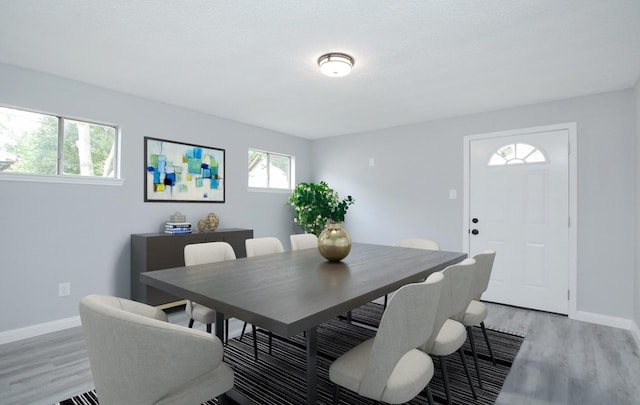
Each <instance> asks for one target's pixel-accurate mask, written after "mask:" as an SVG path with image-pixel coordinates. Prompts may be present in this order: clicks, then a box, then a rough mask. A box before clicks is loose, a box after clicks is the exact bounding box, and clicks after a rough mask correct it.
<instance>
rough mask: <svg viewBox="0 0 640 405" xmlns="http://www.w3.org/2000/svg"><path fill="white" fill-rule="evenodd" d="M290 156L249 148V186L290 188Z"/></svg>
mask: <svg viewBox="0 0 640 405" xmlns="http://www.w3.org/2000/svg"><path fill="white" fill-rule="evenodd" d="M293 163H294V158H293V157H292V156H287V155H282V154H279V153H270V152H264V151H260V150H255V149H249V187H255V188H273V189H283V190H291V189H292V188H293V186H292V185H293V183H294V179H293V174H292V173H293V170H292V169H293Z"/></svg>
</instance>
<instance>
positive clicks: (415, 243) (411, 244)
mask: <svg viewBox="0 0 640 405" xmlns="http://www.w3.org/2000/svg"><path fill="white" fill-rule="evenodd" d="M392 246H395V247H404V248H412V249H424V250H440V245H439V244H438V242H435V241H433V240H431V239H423V238H406V239H400V240H399V241H397V242H395V243H394V244H393V245H392ZM393 294H394V293H391V295H393ZM388 300H389V294H387V295H385V296H384V307H385V308H386V307H387V301H388Z"/></svg>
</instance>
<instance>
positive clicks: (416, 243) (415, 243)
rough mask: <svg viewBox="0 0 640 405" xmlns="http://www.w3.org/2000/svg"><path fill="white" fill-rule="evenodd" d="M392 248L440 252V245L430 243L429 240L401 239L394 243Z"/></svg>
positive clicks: (433, 242)
mask: <svg viewBox="0 0 640 405" xmlns="http://www.w3.org/2000/svg"><path fill="white" fill-rule="evenodd" d="M393 246H397V247H406V248H414V249H425V250H440V245H439V244H438V242H435V241H432V240H431V239H422V238H407V239H401V240H399V241H397V242H396V243H394V244H393Z"/></svg>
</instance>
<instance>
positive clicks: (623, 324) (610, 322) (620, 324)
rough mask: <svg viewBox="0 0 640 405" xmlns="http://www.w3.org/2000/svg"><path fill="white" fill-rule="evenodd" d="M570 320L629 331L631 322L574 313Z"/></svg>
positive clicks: (580, 312) (610, 317) (588, 313)
mask: <svg viewBox="0 0 640 405" xmlns="http://www.w3.org/2000/svg"><path fill="white" fill-rule="evenodd" d="M570 318H571V319H575V320H577V321H584V322H590V323H597V324H599V325H604V326H611V327H614V328H620V329H626V330H630V329H631V324H632V322H633V321H632V320H631V319H625V318H618V317H615V316H609V315H601V314H594V313H593V312H584V311H576V312H575V313H574V314H572V315H571V316H570Z"/></svg>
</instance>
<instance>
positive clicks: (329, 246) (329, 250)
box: [318, 221, 351, 262]
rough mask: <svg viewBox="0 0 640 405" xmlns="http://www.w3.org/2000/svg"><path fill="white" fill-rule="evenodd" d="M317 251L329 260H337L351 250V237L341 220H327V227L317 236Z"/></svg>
mask: <svg viewBox="0 0 640 405" xmlns="http://www.w3.org/2000/svg"><path fill="white" fill-rule="evenodd" d="M318 251H319V252H320V254H321V255H322V257H324V258H325V259H327V260H329V261H330V262H339V261H340V260H342V259H344V258H345V257H347V255H348V254H349V252H350V251H351V237H350V236H349V234H348V233H347V231H345V230H344V228H343V227H342V222H332V221H327V227H326V228H325V229H324V231H322V232H321V233H320V236H318Z"/></svg>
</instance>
